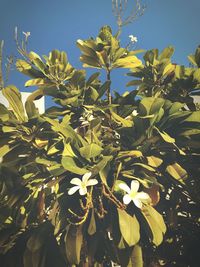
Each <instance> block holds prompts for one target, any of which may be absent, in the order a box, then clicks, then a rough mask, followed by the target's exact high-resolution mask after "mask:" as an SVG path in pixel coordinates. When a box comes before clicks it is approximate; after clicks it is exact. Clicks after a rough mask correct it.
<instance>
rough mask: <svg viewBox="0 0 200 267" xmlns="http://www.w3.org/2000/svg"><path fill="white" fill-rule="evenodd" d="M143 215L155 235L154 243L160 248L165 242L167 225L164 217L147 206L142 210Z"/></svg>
mask: <svg viewBox="0 0 200 267" xmlns="http://www.w3.org/2000/svg"><path fill="white" fill-rule="evenodd" d="M142 214H143V216H144V217H145V219H146V220H147V222H148V224H149V226H150V229H151V231H152V234H153V240H152V242H153V243H154V244H155V245H156V246H159V245H160V244H161V243H162V241H163V235H164V234H165V232H166V225H165V222H164V220H163V217H162V215H161V214H160V213H158V212H157V211H156V210H155V209H154V208H153V207H151V206H145V208H144V209H143V210H142Z"/></svg>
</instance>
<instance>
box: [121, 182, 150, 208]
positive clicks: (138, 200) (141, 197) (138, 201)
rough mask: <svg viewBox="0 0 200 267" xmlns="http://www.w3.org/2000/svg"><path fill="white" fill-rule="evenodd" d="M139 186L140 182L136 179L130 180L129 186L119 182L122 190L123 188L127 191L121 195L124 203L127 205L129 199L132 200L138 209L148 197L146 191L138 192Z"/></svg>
mask: <svg viewBox="0 0 200 267" xmlns="http://www.w3.org/2000/svg"><path fill="white" fill-rule="evenodd" d="M139 186H140V184H139V182H138V181H137V180H133V181H132V182H131V188H130V187H129V186H128V185H127V184H125V183H120V184H119V188H121V189H122V190H124V191H125V192H126V193H127V194H126V195H124V197H123V202H124V204H126V205H128V204H129V203H130V202H131V201H133V203H134V204H135V206H137V207H138V208H139V209H141V208H142V203H143V202H147V201H148V200H149V199H150V197H149V195H148V194H147V193H145V192H138V189H139Z"/></svg>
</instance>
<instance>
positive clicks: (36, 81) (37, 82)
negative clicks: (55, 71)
mask: <svg viewBox="0 0 200 267" xmlns="http://www.w3.org/2000/svg"><path fill="white" fill-rule="evenodd" d="M47 84H48V80H45V79H43V78H36V79H32V80H29V81H27V82H26V83H25V86H26V87H29V86H42V85H47Z"/></svg>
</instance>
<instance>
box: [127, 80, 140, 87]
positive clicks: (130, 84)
mask: <svg viewBox="0 0 200 267" xmlns="http://www.w3.org/2000/svg"><path fill="white" fill-rule="evenodd" d="M141 83H142V81H141V80H133V81H130V82H128V83H127V84H126V86H127V87H128V86H138V85H140V84H141Z"/></svg>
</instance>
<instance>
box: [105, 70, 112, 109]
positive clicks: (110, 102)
mask: <svg viewBox="0 0 200 267" xmlns="http://www.w3.org/2000/svg"><path fill="white" fill-rule="evenodd" d="M106 73H107V81H110V70H109V69H108V68H107V70H106ZM107 100H108V104H109V105H110V104H112V97H111V92H110V85H109V87H108V90H107Z"/></svg>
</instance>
